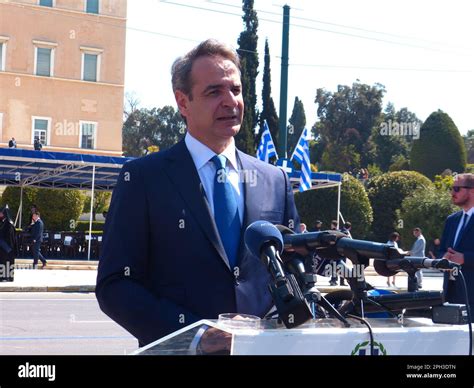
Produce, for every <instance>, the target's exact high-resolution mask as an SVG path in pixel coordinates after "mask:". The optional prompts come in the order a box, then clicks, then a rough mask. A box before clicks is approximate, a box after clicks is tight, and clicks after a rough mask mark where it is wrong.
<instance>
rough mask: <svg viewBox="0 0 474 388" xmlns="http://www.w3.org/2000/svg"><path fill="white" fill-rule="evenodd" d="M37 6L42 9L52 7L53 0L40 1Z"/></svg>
mask: <svg viewBox="0 0 474 388" xmlns="http://www.w3.org/2000/svg"><path fill="white" fill-rule="evenodd" d="M39 5H42V6H43V7H53V0H40V1H39Z"/></svg>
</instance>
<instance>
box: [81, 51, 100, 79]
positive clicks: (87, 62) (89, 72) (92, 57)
mask: <svg viewBox="0 0 474 388" xmlns="http://www.w3.org/2000/svg"><path fill="white" fill-rule="evenodd" d="M98 59H99V56H98V55H97V54H88V53H84V54H83V61H84V65H83V67H84V72H83V74H82V79H83V80H84V81H90V82H97V81H98V79H97V78H98V77H97V74H98V70H99V66H98V65H99V60H98Z"/></svg>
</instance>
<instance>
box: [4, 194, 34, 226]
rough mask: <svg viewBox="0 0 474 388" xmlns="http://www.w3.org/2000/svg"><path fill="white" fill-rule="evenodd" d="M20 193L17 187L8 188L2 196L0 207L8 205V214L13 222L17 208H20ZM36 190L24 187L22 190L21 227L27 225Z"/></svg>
mask: <svg viewBox="0 0 474 388" xmlns="http://www.w3.org/2000/svg"><path fill="white" fill-rule="evenodd" d="M20 192H21V189H20V187H18V186H8V187H7V188H6V189H5V191H4V192H3V195H2V203H1V206H2V207H3V206H5V205H8V207H9V208H10V214H11V216H12V217H13V220H15V217H16V214H17V212H18V208H19V207H20V197H21V195H20ZM37 192H38V189H37V188H34V187H24V188H23V215H22V226H24V225H27V224H28V223H29V221H30V220H29V216H30V209H31V205H32V204H34V203H35V200H36V194H37Z"/></svg>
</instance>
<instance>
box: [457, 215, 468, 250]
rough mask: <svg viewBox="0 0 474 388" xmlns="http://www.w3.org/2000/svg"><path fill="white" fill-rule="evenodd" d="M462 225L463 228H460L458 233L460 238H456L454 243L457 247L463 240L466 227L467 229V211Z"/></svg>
mask: <svg viewBox="0 0 474 388" xmlns="http://www.w3.org/2000/svg"><path fill="white" fill-rule="evenodd" d="M461 222H462V226H461V229H459V233H458V238H457V239H456V242H455V244H454V246H455V247H457V245H458V244H459V243H460V242H461V238H462V235H463V233H464V229H466V224H467V213H464V215H463V216H462V221H461Z"/></svg>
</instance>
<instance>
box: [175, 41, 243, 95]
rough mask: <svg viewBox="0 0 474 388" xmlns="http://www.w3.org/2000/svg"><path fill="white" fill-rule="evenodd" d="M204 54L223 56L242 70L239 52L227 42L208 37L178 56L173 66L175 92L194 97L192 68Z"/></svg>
mask: <svg viewBox="0 0 474 388" xmlns="http://www.w3.org/2000/svg"><path fill="white" fill-rule="evenodd" d="M204 56H210V57H217V56H219V57H223V58H225V59H228V60H229V61H231V62H232V63H233V64H234V65H235V66H236V67H237V69H239V72H240V59H239V55H238V54H237V52H236V51H235V50H234V49H233V48H232V47H230V46H228V45H227V44H225V43H222V42H219V41H218V40H216V39H207V40H205V41H204V42H201V43H199V44H198V45H197V46H196V47H194V48H193V49H192V50H191V51H189V52H188V53H187V54H185V55H183V56H182V57H179V58H177V59H176V60H175V61H174V63H173V66H172V67H171V83H172V86H173V92H176V91H177V90H180V91H182V92H183V93H184V94H186V95H187V96H189V97H190V98H192V96H191V89H192V86H193V85H192V80H191V70H192V67H193V64H194V62H195V61H196V59H198V58H200V57H204Z"/></svg>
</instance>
